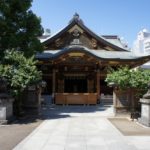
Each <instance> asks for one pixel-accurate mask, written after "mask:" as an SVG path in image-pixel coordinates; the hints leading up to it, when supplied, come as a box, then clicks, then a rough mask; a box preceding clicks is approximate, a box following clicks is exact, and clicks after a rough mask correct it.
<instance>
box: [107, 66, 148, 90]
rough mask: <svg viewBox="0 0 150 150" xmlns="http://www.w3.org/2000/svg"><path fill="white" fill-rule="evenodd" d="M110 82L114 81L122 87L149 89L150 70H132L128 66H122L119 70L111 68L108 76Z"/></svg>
mask: <svg viewBox="0 0 150 150" xmlns="http://www.w3.org/2000/svg"><path fill="white" fill-rule="evenodd" d="M106 82H107V83H108V84H111V83H114V84H116V85H117V86H119V88H121V89H127V88H135V89H141V90H144V89H147V86H148V83H149V82H150V70H144V69H136V70H131V69H130V68H129V67H128V66H126V67H120V68H118V69H117V70H113V69H110V70H109V73H108V74H107V77H106Z"/></svg>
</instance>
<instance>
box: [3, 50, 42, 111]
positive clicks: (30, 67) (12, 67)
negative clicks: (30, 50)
mask: <svg viewBox="0 0 150 150" xmlns="http://www.w3.org/2000/svg"><path fill="white" fill-rule="evenodd" d="M36 63H37V61H35V60H34V57H30V58H26V57H24V55H23V53H22V52H19V51H6V52H5V56H4V58H3V64H0V77H1V78H2V79H6V80H7V82H8V86H9V88H10V91H11V94H12V95H13V96H14V98H15V103H16V106H17V109H18V110H17V114H18V113H19V112H20V111H19V110H20V108H21V107H20V103H21V98H20V97H21V95H22V93H23V91H24V90H25V88H26V87H27V86H28V85H32V84H35V83H38V82H39V81H41V72H40V71H38V69H37V67H36Z"/></svg>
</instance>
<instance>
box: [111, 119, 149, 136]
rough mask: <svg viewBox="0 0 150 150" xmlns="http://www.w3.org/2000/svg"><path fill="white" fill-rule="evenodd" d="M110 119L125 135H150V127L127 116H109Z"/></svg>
mask: <svg viewBox="0 0 150 150" xmlns="http://www.w3.org/2000/svg"><path fill="white" fill-rule="evenodd" d="M109 121H110V122H111V123H112V124H113V125H114V126H115V127H116V128H117V129H118V130H119V131H120V132H121V133H122V134H123V135H125V136H150V128H148V127H145V126H142V125H140V124H139V123H137V122H136V121H131V120H128V119H127V118H109Z"/></svg>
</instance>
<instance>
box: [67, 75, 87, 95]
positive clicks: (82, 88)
mask: <svg viewBox="0 0 150 150" xmlns="http://www.w3.org/2000/svg"><path fill="white" fill-rule="evenodd" d="M64 92H65V93H87V92H88V88H87V79H86V78H85V77H82V78H80V77H69V78H65V80H64Z"/></svg>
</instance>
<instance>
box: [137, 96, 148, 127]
mask: <svg viewBox="0 0 150 150" xmlns="http://www.w3.org/2000/svg"><path fill="white" fill-rule="evenodd" d="M140 102H141V118H140V119H139V123H141V124H143V125H145V126H148V127H150V99H145V98H141V99H140Z"/></svg>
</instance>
